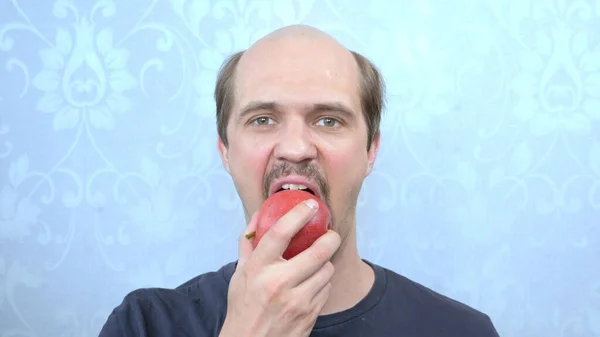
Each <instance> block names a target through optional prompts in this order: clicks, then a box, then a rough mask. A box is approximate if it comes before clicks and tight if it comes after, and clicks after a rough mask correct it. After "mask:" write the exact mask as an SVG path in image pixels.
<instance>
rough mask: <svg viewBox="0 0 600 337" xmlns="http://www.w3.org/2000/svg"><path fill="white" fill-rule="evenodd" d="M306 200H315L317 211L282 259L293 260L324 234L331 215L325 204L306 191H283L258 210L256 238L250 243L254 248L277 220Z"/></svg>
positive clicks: (293, 240) (329, 224)
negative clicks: (317, 205)
mask: <svg viewBox="0 0 600 337" xmlns="http://www.w3.org/2000/svg"><path fill="white" fill-rule="evenodd" d="M307 199H314V200H316V201H317V202H318V203H319V209H318V210H317V213H316V214H315V215H314V216H313V218H312V219H311V220H309V221H308V223H307V224H306V225H305V226H304V227H302V228H301V229H300V231H298V233H296V235H295V236H294V237H293V238H292V240H291V241H290V244H289V245H288V248H287V249H286V250H285V252H284V253H283V255H282V257H283V258H284V259H286V260H289V259H291V258H293V257H294V256H296V255H298V254H299V253H301V252H302V251H304V250H305V249H306V248H308V247H310V245H312V244H313V242H315V241H316V240H317V239H318V238H319V237H320V236H321V235H323V234H325V233H326V232H327V230H328V229H330V228H331V214H330V212H329V209H328V208H327V206H326V205H325V203H324V202H323V201H322V200H321V199H319V198H317V197H316V196H314V195H312V194H311V193H309V192H306V191H302V190H283V191H280V192H277V193H275V194H273V195H272V196H270V197H269V198H268V199H267V200H265V202H264V203H263V205H262V207H261V209H260V210H259V212H258V217H257V224H256V236H255V238H254V241H253V243H252V245H253V246H254V248H256V246H257V245H258V243H259V242H260V240H261V238H262V237H263V235H264V234H265V233H266V232H267V231H268V230H269V228H271V226H273V225H274V224H275V223H276V222H277V220H279V218H281V217H282V216H283V215H284V214H286V213H287V212H289V211H290V210H291V209H292V208H294V206H296V205H298V204H299V203H301V202H303V201H304V200H307Z"/></svg>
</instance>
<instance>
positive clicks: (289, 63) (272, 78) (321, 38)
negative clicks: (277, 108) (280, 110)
mask: <svg viewBox="0 0 600 337" xmlns="http://www.w3.org/2000/svg"><path fill="white" fill-rule="evenodd" d="M235 77H236V81H235V87H236V90H235V97H236V103H240V104H243V103H244V102H249V101H257V100H260V101H275V100H277V101H280V103H282V104H287V105H289V106H290V107H294V106H295V107H299V106H300V105H303V104H304V105H309V104H314V103H319V102H321V101H331V100H335V99H342V97H337V98H336V97H335V96H336V95H337V96H342V95H344V97H343V99H344V100H345V101H346V103H347V104H349V105H351V106H352V108H353V109H354V111H355V112H359V111H360V98H359V96H360V94H359V91H360V86H359V83H360V81H359V69H358V67H357V63H356V60H355V59H354V57H353V55H352V53H351V52H350V51H349V50H347V49H346V48H345V47H344V46H343V45H341V44H340V43H339V42H338V41H336V40H335V39H334V38H332V37H331V36H329V35H327V34H325V33H324V32H322V31H320V30H318V29H316V28H313V27H310V26H304V25H293V26H287V27H284V28H281V29H278V30H276V31H274V32H272V33H270V34H268V35H266V36H265V37H263V38H261V39H260V40H258V41H256V43H254V44H253V45H252V46H251V47H250V48H249V49H248V50H247V51H246V52H245V53H244V54H243V56H242V57H241V59H240V61H239V64H238V67H237V70H236V76H235ZM324 89H327V90H324ZM326 93H327V95H334V96H329V97H326V96H325V94H326ZM238 98H239V99H238ZM236 108H241V106H239V105H237V106H236ZM234 110H236V109H234Z"/></svg>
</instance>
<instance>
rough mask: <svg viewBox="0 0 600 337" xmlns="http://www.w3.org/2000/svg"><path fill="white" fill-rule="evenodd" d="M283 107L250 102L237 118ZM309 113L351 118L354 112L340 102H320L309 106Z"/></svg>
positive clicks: (265, 102) (273, 103)
mask: <svg viewBox="0 0 600 337" xmlns="http://www.w3.org/2000/svg"><path fill="white" fill-rule="evenodd" d="M282 108H283V106H282V105H281V104H278V103H277V102H274V101H252V102H249V103H248V104H246V105H245V106H244V107H243V108H242V110H241V112H240V115H239V117H238V119H243V118H244V117H245V116H246V115H248V114H251V113H253V112H255V111H257V110H271V111H278V110H282ZM308 110H309V111H335V112H339V113H341V114H343V115H344V116H345V117H346V118H353V117H354V115H355V114H354V112H352V109H350V108H348V107H347V106H346V105H344V104H342V103H341V102H336V101H333V102H321V103H315V104H312V105H310V108H309V109H308Z"/></svg>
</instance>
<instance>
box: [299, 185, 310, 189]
mask: <svg viewBox="0 0 600 337" xmlns="http://www.w3.org/2000/svg"><path fill="white" fill-rule="evenodd" d="M298 189H300V190H307V189H308V187H306V186H304V185H298Z"/></svg>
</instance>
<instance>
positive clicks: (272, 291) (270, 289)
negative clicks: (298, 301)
mask: <svg viewBox="0 0 600 337" xmlns="http://www.w3.org/2000/svg"><path fill="white" fill-rule="evenodd" d="M283 288H284V283H283V282H282V281H280V280H274V281H270V282H265V283H264V293H265V296H266V299H267V300H268V301H269V302H272V301H274V300H275V299H277V298H278V297H280V296H281V293H282V292H283Z"/></svg>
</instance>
